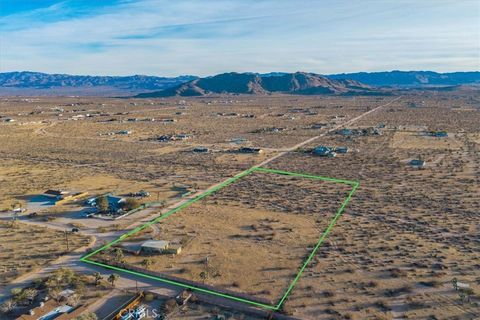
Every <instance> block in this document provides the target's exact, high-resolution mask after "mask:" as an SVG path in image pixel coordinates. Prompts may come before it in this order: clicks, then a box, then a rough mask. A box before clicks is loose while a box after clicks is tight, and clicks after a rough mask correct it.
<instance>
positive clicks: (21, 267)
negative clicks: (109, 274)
mask: <svg viewBox="0 0 480 320" xmlns="http://www.w3.org/2000/svg"><path fill="white" fill-rule="evenodd" d="M89 242H90V239H89V238H88V237H82V236H79V235H76V234H69V235H68V244H69V250H70V251H72V250H75V249H77V248H79V247H82V246H85V245H87V244H88V243H89ZM66 252H68V251H67V244H66V240H65V234H64V233H63V232H61V231H52V230H49V229H46V228H43V227H32V226H30V225H25V224H22V223H20V222H15V223H12V222H11V221H8V222H7V221H0V286H1V285H5V284H7V283H9V282H10V281H11V280H13V279H15V278H17V277H19V276H21V275H22V274H25V273H27V272H30V271H33V270H35V269H38V268H41V267H43V266H45V265H46V264H48V263H49V262H50V261H53V260H55V259H56V258H58V257H60V256H61V255H63V254H65V253H66Z"/></svg>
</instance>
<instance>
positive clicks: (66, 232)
mask: <svg viewBox="0 0 480 320" xmlns="http://www.w3.org/2000/svg"><path fill="white" fill-rule="evenodd" d="M65 242H66V244H67V252H69V251H70V246H69V245H68V231H67V230H65Z"/></svg>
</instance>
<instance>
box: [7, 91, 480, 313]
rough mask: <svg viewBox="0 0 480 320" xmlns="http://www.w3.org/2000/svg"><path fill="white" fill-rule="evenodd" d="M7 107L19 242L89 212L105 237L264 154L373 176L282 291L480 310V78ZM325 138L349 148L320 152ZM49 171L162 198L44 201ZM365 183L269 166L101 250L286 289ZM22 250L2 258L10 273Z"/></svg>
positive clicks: (324, 302)
mask: <svg viewBox="0 0 480 320" xmlns="http://www.w3.org/2000/svg"><path fill="white" fill-rule="evenodd" d="M0 114H1V116H2V117H3V119H5V118H11V119H14V120H15V121H11V122H7V121H4V122H2V123H1V124H0V132H2V137H3V139H2V143H1V144H0V154H1V157H2V159H3V161H2V165H1V167H0V168H1V171H0V172H1V178H2V179H1V180H0V187H1V190H2V192H1V199H0V201H1V204H2V208H3V213H2V215H3V217H2V219H3V221H2V226H3V227H2V230H4V232H3V233H4V235H2V239H4V238H5V241H6V243H11V242H12V241H13V242H15V244H16V245H17V246H20V243H19V242H18V241H17V240H15V237H18V236H19V233H21V232H25V231H22V230H30V231H29V236H31V237H32V238H31V239H27V238H24V237H23V239H22V240H23V241H27V242H37V240H35V239H36V238H35V237H36V236H38V235H39V234H45V235H43V236H42V239H43V240H42V241H46V242H48V243H52V244H53V243H55V242H54V241H58V243H59V244H58V245H57V246H56V248H58V249H57V250H63V248H62V245H64V239H63V238H62V236H64V235H63V234H64V233H63V232H61V231H60V230H69V232H71V231H70V229H72V228H77V229H79V231H80V232H79V233H72V239H71V242H70V247H71V248H70V249H74V248H76V247H79V246H82V245H83V246H85V245H88V240H87V239H88V238H91V237H93V238H95V239H96V241H97V245H95V247H97V248H98V247H99V246H100V245H102V244H108V243H109V242H110V241H112V240H114V239H116V238H117V237H119V236H121V235H122V234H125V233H127V232H129V231H131V230H134V229H135V228H136V227H138V226H142V225H143V224H145V223H147V222H148V221H150V220H151V219H154V218H156V217H160V216H161V215H162V214H165V213H166V212H168V211H169V210H170V208H171V206H172V205H174V204H175V203H177V202H178V201H187V200H188V199H194V198H195V197H196V196H198V195H199V194H201V193H202V192H203V191H202V190H208V188H209V187H210V186H212V185H218V184H219V183H221V182H222V181H225V180H226V179H229V178H230V177H233V176H235V175H236V174H238V173H240V172H242V171H244V170H247V169H249V168H251V167H252V166H253V167H255V166H259V165H260V166H261V167H264V168H267V169H274V170H282V171H288V172H296V173H303V174H308V175H315V176H317V175H318V176H327V177H332V178H337V179H344V180H349V181H358V182H359V184H360V185H359V188H358V190H356V192H355V194H353V196H352V198H351V200H350V202H349V203H348V205H347V206H346V207H345V210H344V212H343V213H342V216H341V217H340V219H339V220H338V221H336V224H335V226H334V228H332V230H331V232H330V234H329V235H328V237H326V239H325V241H324V242H323V243H322V245H321V246H320V247H319V248H318V252H316V254H315V256H314V257H313V259H312V261H310V263H308V264H307V265H306V268H305V269H304V270H302V273H301V276H300V277H299V279H298V282H297V283H296V285H295V287H294V288H293V290H291V291H290V292H289V293H288V295H287V297H286V299H285V300H284V301H283V303H282V305H281V311H282V312H283V313H284V314H287V315H291V316H294V317H296V318H299V319H331V318H332V317H333V318H339V319H340V318H347V319H392V318H394V319H395V318H398V315H399V314H402V315H404V316H405V317H408V318H412V319H434V318H435V319H474V318H475V317H476V316H477V315H478V314H479V313H480V304H479V301H480V300H479V290H480V283H479V281H480V274H479V273H478V270H479V264H478V263H479V261H480V252H479V242H478V232H479V229H478V228H479V225H478V217H477V215H478V212H477V211H476V209H475V208H478V207H479V205H480V202H479V197H478V194H479V189H478V185H479V183H478V182H479V177H480V176H479V172H480V170H479V169H480V167H479V163H480V162H479V149H480V146H479V143H478V135H479V132H478V123H480V113H479V99H478V96H476V95H471V94H467V93H464V92H458V93H457V94H452V93H441V92H440V93H438V92H437V93H435V94H431V95H428V94H423V95H421V96H419V95H416V94H410V95H398V96H385V97H379V96H376V97H366V96H353V97H338V96H336V97H334V96H322V97H320V96H295V95H274V96H265V97H261V96H258V95H254V96H247V95H240V96H235V97H231V96H230V97H229V96H218V97H215V98H206V97H200V98H182V99H178V98H169V99H165V98H160V99H153V98H149V99H105V98H81V97H79V98H52V97H46V98H3V99H2V101H1V104H0ZM213 124H215V125H213ZM213 127H214V128H215V129H214V130H212V128H213ZM122 131H125V132H127V133H125V134H123V133H121V132H122ZM109 132H112V134H107V133H109ZM175 136H179V137H178V138H172V137H175ZM184 136H185V137H184ZM162 137H168V138H162ZM319 147H328V148H329V150H330V149H331V150H336V151H337V152H334V153H335V154H334V155H335V156H322V154H320V153H318V152H317V151H318V148H319ZM315 150H317V151H315ZM412 160H420V162H417V163H412ZM48 189H62V190H71V191H79V192H80V191H81V192H85V193H87V194H88V196H87V197H93V196H100V195H102V194H105V193H112V194H115V195H121V196H125V195H128V194H133V193H135V192H138V190H146V191H148V193H149V194H150V196H149V197H148V198H145V199H146V200H143V202H145V203H146V202H148V203H152V206H151V207H148V208H147V209H144V210H140V211H138V212H135V213H132V214H130V215H128V216H126V217H125V218H122V219H116V218H111V217H110V216H108V217H104V218H102V217H100V216H99V217H90V218H85V217H83V216H79V215H76V214H75V212H79V211H82V210H85V205H84V204H83V200H81V201H76V200H72V201H70V202H68V203H65V204H61V205H51V206H46V207H45V208H41V207H39V206H38V205H37V204H35V203H34V201H32V197H35V196H36V195H41V194H43V193H44V192H45V190H48ZM350 190H351V186H349V185H344V184H339V183H334V182H329V181H319V180H313V179H306V178H300V177H291V176H285V175H278V174H272V173H268V172H253V173H251V174H249V175H246V176H244V177H242V178H241V179H239V180H238V181H235V182H234V183H232V184H229V185H227V186H226V187H224V188H221V189H219V190H217V191H216V192H214V193H212V194H210V195H208V196H207V197H205V198H203V199H201V200H199V201H197V202H195V203H193V204H191V205H189V206H188V207H185V208H183V209H182V210H179V211H178V212H175V213H174V214H172V215H170V216H168V217H167V218H165V219H162V220H160V221H158V222H156V223H154V224H151V225H149V226H148V228H145V229H143V230H142V231H141V232H139V233H136V234H134V235H131V236H129V237H128V238H126V239H123V240H122V241H121V242H117V243H115V244H114V245H113V246H111V247H109V248H108V249H107V250H105V251H102V252H100V253H98V254H96V255H94V256H93V257H92V258H91V259H93V260H94V261H101V262H103V263H106V264H109V263H110V264H112V265H116V266H119V265H121V266H122V268H127V269H128V268H129V267H133V268H134V269H135V270H140V271H141V270H144V271H145V272H147V273H148V272H150V273H155V274H157V273H158V274H159V275H165V276H168V277H174V278H175V279H178V280H179V281H185V282H186V283H196V284H197V285H198V286H199V287H202V286H205V287H208V288H214V289H215V290H219V291H220V292H223V291H222V290H224V291H225V292H228V293H231V294H232V295H234V296H235V295H238V296H240V297H248V298H249V299H250V298H251V299H252V300H253V301H257V302H259V303H265V304H268V305H275V304H276V303H278V302H279V301H280V299H281V298H282V297H283V295H284V294H285V292H286V290H287V289H288V288H289V285H290V284H291V282H292V281H293V279H294V278H295V276H296V275H297V273H298V272H299V270H300V268H301V267H302V263H303V262H304V261H305V259H306V258H307V257H308V255H309V254H310V253H311V251H312V250H313V247H314V246H315V244H316V242H317V241H318V239H319V238H320V236H321V235H322V232H323V231H324V230H325V229H326V227H327V226H328V224H329V223H330V222H331V220H332V218H333V217H334V216H335V213H336V212H337V210H338V208H339V207H340V206H341V205H342V202H343V201H344V200H345V198H346V197H347V195H348V193H349V191H350ZM182 199H184V200H182ZM32 202H33V203H32ZM15 208H16V209H17V213H16V214H15V215H14V217H16V219H15V221H14V223H15V227H12V226H10V225H11V224H12V223H13V221H12V220H11V219H12V218H11V217H12V215H11V213H10V212H11V210H12V209H15ZM19 208H21V209H20V210H18V209H19ZM33 210H35V211H36V212H35V215H34V216H32V211H33ZM45 226H46V227H50V228H56V229H57V231H56V232H57V233H58V235H55V232H54V231H50V230H48V231H47V230H46V229H44V227H45ZM38 228H41V229H39V231H33V230H37V229H38ZM50 233H52V234H51V236H50ZM46 235H48V236H49V237H52V238H51V239H52V240H50V238H45V236H46ZM80 235H82V236H80ZM83 237H85V238H83ZM62 240H63V242H62ZM52 241H53V242H52ZM147 241H157V242H161V241H165V242H167V243H168V244H169V245H170V246H169V250H170V251H168V250H167V251H168V252H161V250H160V251H158V252H153V253H152V252H150V253H145V252H143V251H142V247H141V246H142V244H143V243H145V242H147ZM2 243H3V241H2ZM178 248H181V250H180V251H179V250H178ZM6 250H7V249H6ZM8 250H16V249H14V248H13V247H12V248H10V249H8ZM45 250H50V251H48V252H50V253H52V252H53V251H51V250H53V249H49V248H48V247H45ZM172 250H174V251H172ZM6 253H7V251H6ZM29 254H30V255H29ZM21 256H22V259H28V260H31V261H30V262H29V264H26V265H25V266H24V267H21V268H19V267H17V268H16V269H15V276H16V277H18V276H21V275H22V274H27V275H28V274H29V273H30V272H32V270H33V269H34V268H38V267H42V265H44V264H45V263H46V262H48V261H51V258H49V259H47V260H41V259H42V258H41V256H39V255H38V251H28V250H27V251H22V253H21ZM15 257H18V252H17V254H16V255H9V254H8V253H7V255H6V256H5V259H2V261H4V262H5V267H4V268H3V270H2V279H4V285H5V284H6V283H7V282H8V281H9V279H11V278H12V270H11V269H9V267H8V266H9V265H12V264H13V263H14V261H17V260H18V259H17V258H15ZM51 257H54V256H51ZM32 259H40V260H38V262H37V261H36V260H32ZM15 263H18V261H17V262H15ZM454 283H455V284H454ZM458 284H460V287H459V286H458Z"/></svg>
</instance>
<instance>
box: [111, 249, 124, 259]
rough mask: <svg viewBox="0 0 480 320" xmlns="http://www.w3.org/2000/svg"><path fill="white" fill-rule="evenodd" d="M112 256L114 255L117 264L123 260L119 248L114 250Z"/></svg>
mask: <svg viewBox="0 0 480 320" xmlns="http://www.w3.org/2000/svg"><path fill="white" fill-rule="evenodd" d="M114 254H115V261H117V262H122V261H123V259H124V258H125V256H124V254H123V251H122V249H120V248H116V249H115V252H114Z"/></svg>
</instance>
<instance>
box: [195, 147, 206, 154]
mask: <svg viewBox="0 0 480 320" xmlns="http://www.w3.org/2000/svg"><path fill="white" fill-rule="evenodd" d="M193 152H197V153H205V152H208V148H206V147H196V148H194V149H193Z"/></svg>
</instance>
